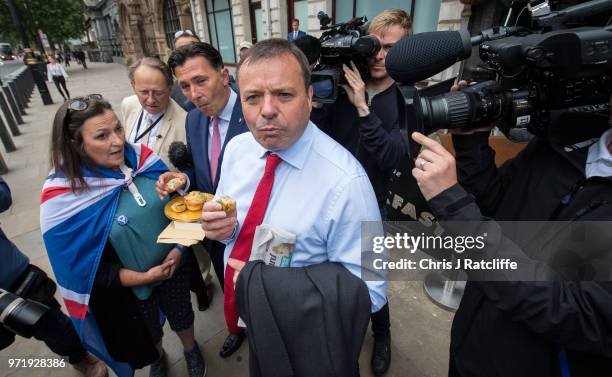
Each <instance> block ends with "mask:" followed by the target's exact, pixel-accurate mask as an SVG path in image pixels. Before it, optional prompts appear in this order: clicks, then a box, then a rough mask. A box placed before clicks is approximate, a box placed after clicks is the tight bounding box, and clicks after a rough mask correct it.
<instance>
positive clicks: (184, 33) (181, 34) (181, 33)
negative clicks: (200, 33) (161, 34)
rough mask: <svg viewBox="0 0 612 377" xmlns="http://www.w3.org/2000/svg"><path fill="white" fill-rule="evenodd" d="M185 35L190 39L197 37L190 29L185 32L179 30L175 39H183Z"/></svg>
mask: <svg viewBox="0 0 612 377" xmlns="http://www.w3.org/2000/svg"><path fill="white" fill-rule="evenodd" d="M183 35H188V36H190V37H195V36H196V35H195V33H194V32H193V31H191V30H189V29H185V30H179V31H177V32H176V33H174V39H176V38H180V37H182V36H183Z"/></svg>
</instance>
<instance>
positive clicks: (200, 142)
mask: <svg viewBox="0 0 612 377" xmlns="http://www.w3.org/2000/svg"><path fill="white" fill-rule="evenodd" d="M209 121H210V118H209V117H208V116H207V115H206V114H204V113H203V112H202V111H200V110H199V109H197V108H196V109H193V110H191V111H190V112H189V113H188V114H187V124H186V128H187V148H188V149H189V152H190V153H191V156H192V159H193V167H192V168H189V169H186V170H185V171H184V173H185V174H187V175H188V176H189V181H190V183H191V189H197V190H198V191H203V192H209V193H214V192H215V191H216V190H217V183H218V182H219V178H220V176H219V175H220V173H221V164H222V163H223V154H224V153H225V147H226V146H227V143H228V142H229V141H230V140H231V139H232V138H233V137H234V136H236V135H240V134H241V133H244V132H247V131H249V128H248V127H247V125H246V122H245V121H244V117H243V116H242V105H241V104H240V98H237V99H236V103H235V105H234V110H233V111H232V117H231V119H230V122H229V128H228V130H227V136H226V137H225V141H224V142H223V147H222V148H221V154H220V155H219V163H218V164H217V174H216V177H217V182H213V181H212V178H211V175H210V161H209V160H208V122H209Z"/></svg>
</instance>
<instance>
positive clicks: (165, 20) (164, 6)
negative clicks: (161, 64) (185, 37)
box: [162, 0, 181, 50]
mask: <svg viewBox="0 0 612 377" xmlns="http://www.w3.org/2000/svg"><path fill="white" fill-rule="evenodd" d="M168 3H172V5H173V7H172V8H170V7H167V4H168ZM168 10H170V12H171V13H172V14H171V16H172V15H173V16H174V17H175V19H172V20H168V17H167V11H168ZM162 17H163V23H164V35H165V36H166V45H168V48H169V49H170V50H174V34H175V33H176V32H177V31H179V30H181V19H180V17H179V14H178V9H177V7H176V2H175V1H174V0H163V3H162ZM168 25H170V28H172V27H173V26H176V25H178V29H176V30H174V31H172V32H168Z"/></svg>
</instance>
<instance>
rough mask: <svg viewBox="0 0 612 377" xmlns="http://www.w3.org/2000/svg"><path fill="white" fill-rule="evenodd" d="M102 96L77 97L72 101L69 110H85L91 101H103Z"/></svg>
mask: <svg viewBox="0 0 612 377" xmlns="http://www.w3.org/2000/svg"><path fill="white" fill-rule="evenodd" d="M103 99H104V97H102V94H89V95H87V96H84V97H76V98H73V99H71V100H70V103H69V104H68V108H69V109H70V110H74V111H81V110H85V109H87V108H88V107H89V101H102V100H103Z"/></svg>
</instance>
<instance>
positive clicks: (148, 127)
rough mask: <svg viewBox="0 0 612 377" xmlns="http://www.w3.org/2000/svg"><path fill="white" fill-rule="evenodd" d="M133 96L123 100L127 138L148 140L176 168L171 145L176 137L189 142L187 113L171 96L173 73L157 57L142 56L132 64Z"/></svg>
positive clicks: (135, 141)
mask: <svg viewBox="0 0 612 377" xmlns="http://www.w3.org/2000/svg"><path fill="white" fill-rule="evenodd" d="M128 75H129V78H130V82H131V84H132V88H133V89H134V94H135V95H133V96H130V97H127V98H125V99H124V100H123V101H122V102H121V113H122V116H123V118H122V124H123V126H124V127H125V132H126V139H127V140H128V141H130V142H132V143H142V144H146V145H147V146H148V147H149V148H151V149H152V150H153V151H154V152H155V153H157V154H158V155H159V156H161V158H162V160H164V162H165V163H166V165H168V166H169V167H170V168H172V164H171V163H170V160H169V159H168V147H169V146H170V143H172V142H173V141H180V142H185V140H186V139H185V118H186V116H187V113H186V112H185V110H183V109H182V108H181V107H180V106H179V105H178V104H177V103H176V102H175V101H174V100H172V99H171V98H170V90H171V87H172V74H171V72H170V69H169V68H168V66H167V65H166V63H164V62H162V61H161V60H159V59H157V58H152V57H147V58H141V59H139V60H138V61H136V63H134V64H132V65H131V66H130V67H129V70H128Z"/></svg>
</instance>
